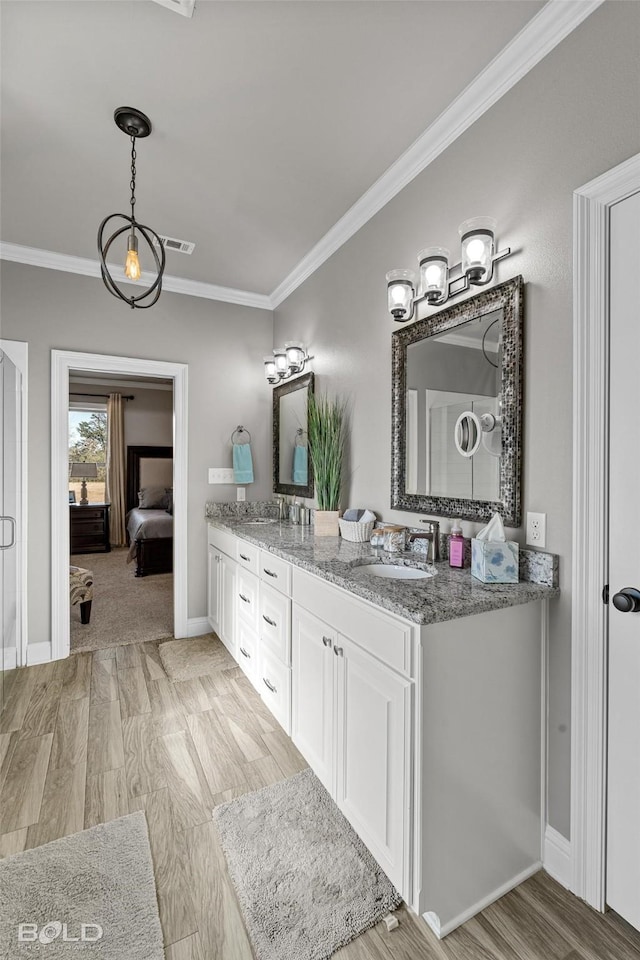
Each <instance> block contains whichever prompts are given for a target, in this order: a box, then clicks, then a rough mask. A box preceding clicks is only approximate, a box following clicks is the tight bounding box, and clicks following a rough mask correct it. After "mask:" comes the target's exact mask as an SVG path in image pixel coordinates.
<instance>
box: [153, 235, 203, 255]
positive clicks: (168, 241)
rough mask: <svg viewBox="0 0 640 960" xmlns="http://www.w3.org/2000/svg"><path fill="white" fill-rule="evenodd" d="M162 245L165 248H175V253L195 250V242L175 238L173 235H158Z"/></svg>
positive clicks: (187, 252)
mask: <svg viewBox="0 0 640 960" xmlns="http://www.w3.org/2000/svg"><path fill="white" fill-rule="evenodd" d="M160 239H161V240H162V246H163V247H164V248H165V250H175V251H176V253H186V254H191V253H193V251H194V250H195V247H196V245H195V243H189V241H188V240H176V238H175V237H160Z"/></svg>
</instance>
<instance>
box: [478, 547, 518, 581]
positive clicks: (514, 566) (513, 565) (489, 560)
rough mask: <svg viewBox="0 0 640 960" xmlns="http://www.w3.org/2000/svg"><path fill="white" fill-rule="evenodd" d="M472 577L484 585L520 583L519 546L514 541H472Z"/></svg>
mask: <svg viewBox="0 0 640 960" xmlns="http://www.w3.org/2000/svg"><path fill="white" fill-rule="evenodd" d="M471 576H472V577H475V578H476V580H482V582H483V583H518V579H519V578H518V544H517V543H515V542H514V541H513V540H502V541H499V540H493V541H492V540H476V539H475V538H474V539H473V540H472V541H471Z"/></svg>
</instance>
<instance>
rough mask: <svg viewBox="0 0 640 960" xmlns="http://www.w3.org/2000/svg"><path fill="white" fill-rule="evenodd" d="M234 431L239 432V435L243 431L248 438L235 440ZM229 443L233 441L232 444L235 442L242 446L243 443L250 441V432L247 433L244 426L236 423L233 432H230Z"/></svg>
mask: <svg viewBox="0 0 640 960" xmlns="http://www.w3.org/2000/svg"><path fill="white" fill-rule="evenodd" d="M236 433H237V434H240V435H242V434H243V433H246V435H247V437H248V438H249V439H248V440H243V439H239V440H235V439H234V437H235V435H236ZM231 443H233V444H236V443H237V444H239V445H240V446H244V444H246V443H251V434H250V433H249V431H248V430H246V429H245V427H243V426H242V424H241V423H240V424H238V426H237V427H236V428H235V430H234V431H233V433H232V434H231Z"/></svg>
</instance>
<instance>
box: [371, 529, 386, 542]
mask: <svg viewBox="0 0 640 960" xmlns="http://www.w3.org/2000/svg"><path fill="white" fill-rule="evenodd" d="M369 542H370V544H371V546H372V547H382V546H384V527H374V529H373V530H372V531H371V537H370V539H369Z"/></svg>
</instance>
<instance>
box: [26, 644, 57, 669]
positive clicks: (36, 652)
mask: <svg viewBox="0 0 640 960" xmlns="http://www.w3.org/2000/svg"><path fill="white" fill-rule="evenodd" d="M52 659H53V657H52V655H51V644H50V643H49V642H48V641H46V640H45V641H44V642H43V643H28V644H27V666H28V667H33V666H34V665H35V664H36V663H49V662H50V660H52Z"/></svg>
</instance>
